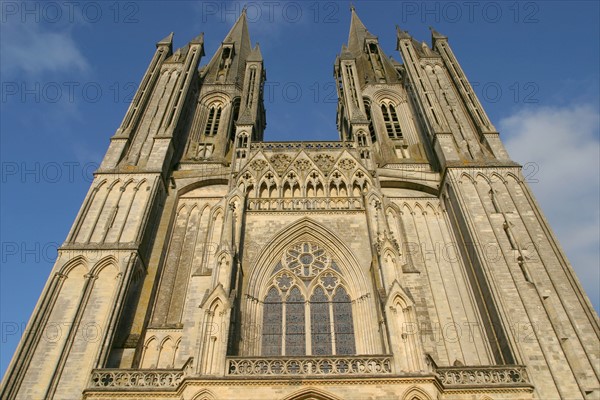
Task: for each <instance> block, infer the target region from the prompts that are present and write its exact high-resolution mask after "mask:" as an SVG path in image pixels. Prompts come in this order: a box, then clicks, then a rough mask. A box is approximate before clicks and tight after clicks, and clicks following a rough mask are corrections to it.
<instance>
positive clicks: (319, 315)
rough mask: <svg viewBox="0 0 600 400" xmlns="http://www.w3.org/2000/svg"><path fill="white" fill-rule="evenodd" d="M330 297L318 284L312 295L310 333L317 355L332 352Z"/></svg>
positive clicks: (313, 348) (313, 349)
mask: <svg viewBox="0 0 600 400" xmlns="http://www.w3.org/2000/svg"><path fill="white" fill-rule="evenodd" d="M330 325H331V324H330V318H329V299H328V298H327V295H325V291H324V290H323V289H322V288H321V287H320V286H318V287H317V288H316V289H315V291H314V292H313V295H312V296H311V297H310V334H311V346H312V354H313V355H315V356H323V355H329V354H332V353H331V326H330Z"/></svg>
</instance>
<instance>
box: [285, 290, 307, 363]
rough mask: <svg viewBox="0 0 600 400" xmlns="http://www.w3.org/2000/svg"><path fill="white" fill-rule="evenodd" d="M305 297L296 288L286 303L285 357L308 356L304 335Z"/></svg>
mask: <svg viewBox="0 0 600 400" xmlns="http://www.w3.org/2000/svg"><path fill="white" fill-rule="evenodd" d="M304 321H305V310H304V296H302V293H301V292H300V290H299V289H298V287H297V286H294V287H293V288H292V290H290V295H289V297H288V298H287V300H286V303H285V355H287V356H303V355H305V354H306V337H305V334H304Z"/></svg>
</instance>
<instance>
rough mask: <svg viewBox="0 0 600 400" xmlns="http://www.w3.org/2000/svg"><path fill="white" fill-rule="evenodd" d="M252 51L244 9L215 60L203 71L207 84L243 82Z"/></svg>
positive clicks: (214, 57) (217, 52) (215, 55)
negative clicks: (247, 61)
mask: <svg viewBox="0 0 600 400" xmlns="http://www.w3.org/2000/svg"><path fill="white" fill-rule="evenodd" d="M252 51H253V50H252V45H251V43H250V33H249V32H248V22H247V20H246V9H244V10H242V13H241V15H240V17H239V18H238V20H237V21H236V22H235V24H234V25H233V27H232V28H231V30H230V31H229V33H228V34H227V36H225V39H223V42H222V43H221V46H220V47H219V49H218V50H217V51H216V52H215V54H214V56H213V58H212V59H211V60H210V62H209V63H208V65H207V66H206V68H205V69H204V71H202V74H203V75H204V79H205V82H206V83H236V82H242V81H243V75H244V69H245V64H246V60H247V58H248V55H249V54H250V53H251V52H252Z"/></svg>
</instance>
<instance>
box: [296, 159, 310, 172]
mask: <svg viewBox="0 0 600 400" xmlns="http://www.w3.org/2000/svg"><path fill="white" fill-rule="evenodd" d="M294 165H295V167H296V168H298V169H299V170H300V171H305V170H307V169H309V168H310V167H311V163H310V161H308V160H307V159H305V158H304V159H300V160H296V161H295V162H294Z"/></svg>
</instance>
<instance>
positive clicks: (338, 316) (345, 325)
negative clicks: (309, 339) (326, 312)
mask: <svg viewBox="0 0 600 400" xmlns="http://www.w3.org/2000/svg"><path fill="white" fill-rule="evenodd" d="M333 321H334V326H335V354H343V355H348V354H355V353H356V348H355V346H354V323H353V321H352V303H351V302H350V296H348V293H346V290H345V289H344V288H343V287H342V286H339V287H338V288H337V290H336V291H335V295H334V296H333Z"/></svg>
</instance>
